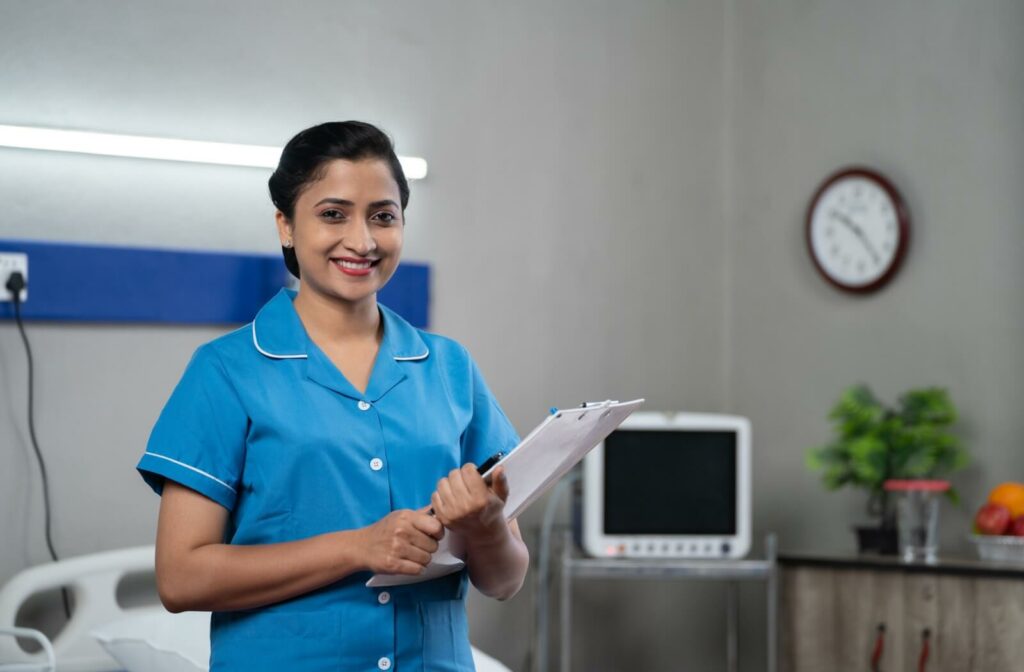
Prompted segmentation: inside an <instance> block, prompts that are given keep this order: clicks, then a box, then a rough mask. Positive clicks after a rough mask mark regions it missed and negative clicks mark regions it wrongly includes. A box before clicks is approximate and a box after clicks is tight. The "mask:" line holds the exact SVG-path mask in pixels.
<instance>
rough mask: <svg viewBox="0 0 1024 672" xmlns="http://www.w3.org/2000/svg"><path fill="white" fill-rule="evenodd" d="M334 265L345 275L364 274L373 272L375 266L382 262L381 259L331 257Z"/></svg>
mask: <svg viewBox="0 0 1024 672" xmlns="http://www.w3.org/2000/svg"><path fill="white" fill-rule="evenodd" d="M331 263H332V264H334V267H335V268H337V269H338V270H339V271H341V272H342V273H344V274H345V275H355V276H363V275H369V274H370V273H372V272H373V267H374V266H376V265H377V264H379V263H380V259H350V258H347V257H342V258H340V259H331Z"/></svg>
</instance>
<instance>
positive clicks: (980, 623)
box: [929, 579, 1024, 672]
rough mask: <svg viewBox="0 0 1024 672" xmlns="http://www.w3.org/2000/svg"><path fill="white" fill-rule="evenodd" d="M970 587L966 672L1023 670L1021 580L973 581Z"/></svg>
mask: <svg viewBox="0 0 1024 672" xmlns="http://www.w3.org/2000/svg"><path fill="white" fill-rule="evenodd" d="M973 584H974V611H975V613H976V616H975V619H974V644H975V655H974V661H973V666H972V667H971V668H970V669H971V670H978V671H979V672H1019V671H1020V670H1022V669H1024V581H1020V580H1013V579H974V581H973ZM946 611H949V610H946ZM962 669H964V668H962ZM929 672H931V670H929Z"/></svg>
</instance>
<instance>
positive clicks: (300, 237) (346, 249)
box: [277, 159, 405, 303]
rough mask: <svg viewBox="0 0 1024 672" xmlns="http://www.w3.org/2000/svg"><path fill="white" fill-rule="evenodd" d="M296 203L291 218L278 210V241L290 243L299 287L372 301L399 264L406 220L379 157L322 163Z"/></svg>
mask: <svg viewBox="0 0 1024 672" xmlns="http://www.w3.org/2000/svg"><path fill="white" fill-rule="evenodd" d="M326 168H327V169H326V171H325V173H324V176H323V178H322V179H320V180H318V181H316V182H314V183H312V184H310V185H309V186H307V187H306V189H305V191H303V192H302V194H301V195H300V196H299V198H298V199H297V200H296V202H295V213H294V215H293V217H292V220H291V221H288V219H287V218H285V216H284V214H283V213H281V212H278V213H277V228H278V233H279V235H280V237H281V244H282V245H285V244H286V241H289V240H290V241H291V242H292V245H293V247H294V248H295V256H296V258H297V259H298V262H299V270H300V271H301V273H302V277H301V280H300V283H301V284H300V290H299V291H302V290H303V289H307V288H308V290H311V291H313V292H315V293H317V294H319V295H321V296H323V297H327V298H331V299H335V300H340V301H344V302H347V303H360V302H362V301H366V300H373V297H374V296H375V295H376V293H377V290H379V289H380V288H381V287H383V286H384V284H385V283H387V281H388V280H390V279H391V275H392V274H393V273H394V272H395V268H397V267H398V260H399V257H400V256H401V252H402V238H403V232H404V227H405V221H404V219H403V216H402V206H401V200H400V198H401V197H400V195H399V191H398V183H397V182H395V179H394V177H392V175H391V170H390V168H388V164H387V163H386V162H384V161H382V160H380V159H366V160H362V161H346V160H343V159H335V160H333V161H331V162H330V163H328V164H327V167H326Z"/></svg>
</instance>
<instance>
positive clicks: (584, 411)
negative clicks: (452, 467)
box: [366, 399, 644, 588]
mask: <svg viewBox="0 0 1024 672" xmlns="http://www.w3.org/2000/svg"><path fill="white" fill-rule="evenodd" d="M643 403H644V400H643V399H634V400H633V401H623V402H618V401H600V402H593V403H589V404H585V405H584V406H581V407H579V408H570V409H566V410H559V411H556V412H554V413H552V414H551V415H549V416H547V417H546V418H544V421H543V422H541V423H540V424H539V425H537V426H536V427H535V428H534V429H533V431H532V432H530V433H529V434H527V435H526V438H525V439H523V440H522V441H521V442H520V443H519V445H518V446H516V447H515V448H514V449H513V450H512V452H510V453H509V454H508V455H507V456H505V458H504V459H502V460H501V462H499V463H498V464H496V465H494V467H492V468H491V469H490V470H488V472H487V473H488V474H489V473H490V472H491V471H493V470H494V469H496V468H497V467H499V466H502V467H504V468H505V476H506V478H508V487H509V495H508V500H507V501H506V502H505V519H506V520H511V519H513V518H515V517H517V516H518V515H519V514H520V513H522V512H523V511H524V510H525V509H526V507H528V506H529V505H530V504H532V503H533V502H534V501H536V500H537V499H538V498H539V497H540V496H541V495H543V494H544V493H545V492H547V491H548V490H549V489H550V488H551V487H552V486H554V484H555V483H557V482H558V481H559V479H561V478H562V477H563V476H565V475H566V474H567V473H568V472H569V470H570V469H572V468H573V466H575V465H576V464H577V463H578V462H579V461H580V460H582V459H583V458H584V457H585V456H586V454H587V453H589V452H590V451H591V450H593V449H594V447H595V446H597V444H599V443H601V441H603V440H604V439H605V437H606V436H608V435H609V434H611V433H612V431H614V430H615V428H616V427H618V426H619V425H621V424H622V422H623V421H624V420H625V419H626V418H628V417H629V416H630V414H631V413H633V411H635V410H636V409H638V408H640V405H641V404H643ZM485 476H486V474H485ZM465 564H466V563H464V562H463V561H462V560H460V559H459V558H457V557H455V556H454V555H453V554H452V552H451V549H450V547H449V537H447V536H446V537H445V538H444V539H442V540H441V543H440V544H439V546H438V549H437V551H435V552H434V556H433V557H432V558H431V560H430V564H429V565H427V567H426V568H425V569H424V570H423V573H421V574H419V575H417V576H408V575H400V574H375V575H374V576H373V577H372V578H371V579H370V580H369V581H367V582H366V585H367V586H369V587H371V588H378V587H383V586H399V585H404V584H407V583H419V582H420V581H427V580H429V579H436V578H438V577H440V576H445V575H446V574H451V573H452V572H457V571H458V570H460V569H462V568H463V567H464V566H465Z"/></svg>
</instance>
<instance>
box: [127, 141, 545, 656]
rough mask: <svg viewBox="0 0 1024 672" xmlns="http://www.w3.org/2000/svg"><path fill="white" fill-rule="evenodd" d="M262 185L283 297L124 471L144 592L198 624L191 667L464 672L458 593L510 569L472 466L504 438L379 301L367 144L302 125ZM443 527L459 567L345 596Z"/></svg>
mask: <svg viewBox="0 0 1024 672" xmlns="http://www.w3.org/2000/svg"><path fill="white" fill-rule="evenodd" d="M270 192H271V197H272V199H273V201H274V205H276V206H277V212H276V221H277V229H278V234H279V236H280V239H281V246H282V250H283V252H284V256H285V263H286V265H287V266H288V269H289V270H290V271H291V272H292V273H293V274H294V275H295V276H296V277H298V278H299V289H298V292H297V293H295V292H291V291H287V290H282V291H281V292H280V293H279V294H278V295H277V296H276V297H274V298H273V299H272V300H271V301H270V302H269V303H267V304H266V305H265V306H264V307H263V308H262V309H261V310H260V312H259V313H258V314H257V316H256V318H255V319H254V320H253V322H252V323H251V324H249V325H246V327H244V328H242V329H239V330H237V331H234V332H232V333H230V334H227V335H226V336H222V337H221V338H218V339H216V340H214V341H212V342H210V343H207V344H206V345H204V346H202V347H200V348H199V350H198V351H197V352H196V354H195V355H194V357H193V358H192V361H191V362H190V363H189V366H188V368H187V369H186V371H185V374H184V376H183V377H182V380H181V382H180V383H179V384H178V386H177V388H176V389H175V390H174V393H173V394H172V396H171V398H170V400H169V401H168V402H167V405H166V406H165V408H164V410H163V412H162V413H161V415H160V418H159V420H158V421H157V424H156V426H155V427H154V429H153V433H152V435H151V437H150V440H149V444H148V445H147V449H146V453H145V455H144V456H143V458H142V460H141V461H140V462H139V465H138V468H139V471H140V472H141V473H142V476H143V478H145V479H146V481H147V482H148V483H149V484H150V485H151V486H152V487H153V489H154V490H155V491H156V492H158V493H160V494H162V501H161V506H160V520H159V526H158V531H157V583H158V587H159V590H160V596H161V599H162V600H163V601H164V604H165V605H166V606H167V608H168V609H170V610H171V611H186V610H209V611H212V612H214V613H213V616H212V618H211V632H210V637H211V658H210V668H211V670H254V671H259V670H282V669H288V670H297V671H299V672H304V671H312V670H336V669H367V668H372V667H373V666H374V665H376V667H377V669H380V670H388V669H390V668H391V667H392V666H394V665H398V666H399V667H400V668H401V669H430V670H451V671H464V670H472V669H473V663H472V658H471V654H470V648H469V641H468V627H467V623H466V614H465V606H464V600H465V595H466V586H467V583H468V582H469V581H472V582H473V584H474V585H475V586H476V587H477V588H478V589H479V590H480V591H481V592H483V593H484V594H486V595H490V596H492V597H495V598H498V599H505V598H508V597H511V596H512V595H514V594H515V593H516V592H517V591H518V590H519V588H520V587H521V586H522V583H523V578H524V576H525V573H526V568H527V565H528V563H529V558H528V554H527V551H526V547H525V545H524V544H523V542H522V538H521V536H520V534H519V528H518V525H517V524H516V523H515V521H512V522H511V523H506V522H505V521H504V519H503V517H502V516H501V515H500V512H501V510H502V508H503V504H504V501H505V499H506V498H507V497H508V484H507V480H506V479H505V477H504V474H503V473H501V471H500V469H499V470H496V472H495V474H494V476H493V478H492V481H491V484H490V485H488V484H486V483H484V481H483V479H482V478H481V477H480V475H479V474H478V473H477V470H476V468H475V465H476V464H479V463H481V462H483V461H484V460H486V459H487V457H489V456H490V455H491V454H493V453H495V452H498V451H508V450H511V449H512V448H513V447H515V445H516V444H517V443H518V437H517V436H516V433H515V430H514V429H513V428H512V426H511V424H510V423H509V421H508V419H507V418H506V417H505V414H504V413H503V412H502V411H501V408H500V407H499V406H498V403H497V401H496V400H495V399H494V397H493V396H492V395H491V393H490V391H489V390H488V388H487V385H486V384H485V383H484V380H483V377H482V376H481V374H480V371H479V370H478V369H477V367H476V365H475V363H474V362H473V360H472V358H471V357H470V356H469V354H468V353H467V352H466V350H465V349H464V348H463V347H462V346H460V345H459V344H457V343H456V342H454V341H452V340H451V339H447V338H444V337H441V336H437V335H434V334H428V333H426V332H422V331H420V330H418V329H416V328H414V327H412V325H410V324H409V323H408V322H406V321H405V320H403V319H402V318H401V317H399V316H398V315H397V314H396V313H394V312H393V311H391V310H389V309H387V308H386V307H384V306H382V305H379V304H378V303H377V293H378V291H379V290H380V289H381V288H382V287H383V286H384V285H385V283H387V281H388V280H389V279H390V278H391V276H392V274H393V273H394V272H395V269H396V268H397V266H398V263H399V259H400V257H401V251H402V234H403V230H404V226H405V218H404V213H405V206H406V205H407V204H408V201H409V188H408V185H407V183H406V180H405V177H404V175H403V174H402V167H401V164H399V163H398V159H397V157H396V156H395V153H394V150H393V149H392V146H391V142H390V140H389V139H388V138H387V136H386V135H384V134H383V133H382V132H381V131H380V130H378V129H377V128H375V127H373V126H371V125H369V124H365V123H361V122H335V123H328V124H322V125H320V126H316V127H313V128H310V129H307V130H305V131H303V132H301V133H299V134H298V135H297V136H296V137H295V138H293V139H292V141H291V142H289V143H288V145H287V146H286V147H285V149H284V152H283V154H282V157H281V164H280V166H278V169H277V171H275V173H274V175H273V176H272V177H271V179H270ZM300 270H301V272H300ZM431 504H433V509H434V512H435V515H431V514H430V513H428V508H429V507H430V505H431ZM447 533H450V534H454V535H457V539H453V542H455V543H454V546H455V547H461V548H464V549H465V561H466V570H464V571H463V572H462V573H459V574H454V575H450V576H447V577H442V578H440V579H435V580H432V581H424V582H421V583H414V584H410V585H407V586H401V587H398V588H390V589H387V590H381V589H371V588H368V587H367V586H366V585H365V583H366V580H367V579H368V578H369V576H370V574H371V573H384V574H410V575H416V574H420V573H421V572H422V571H423V568H424V567H425V566H426V565H427V564H429V562H430V557H431V554H432V553H433V552H434V551H435V550H436V549H437V547H438V541H439V540H440V539H441V538H442V537H443V536H444V535H445V534H447Z"/></svg>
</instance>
